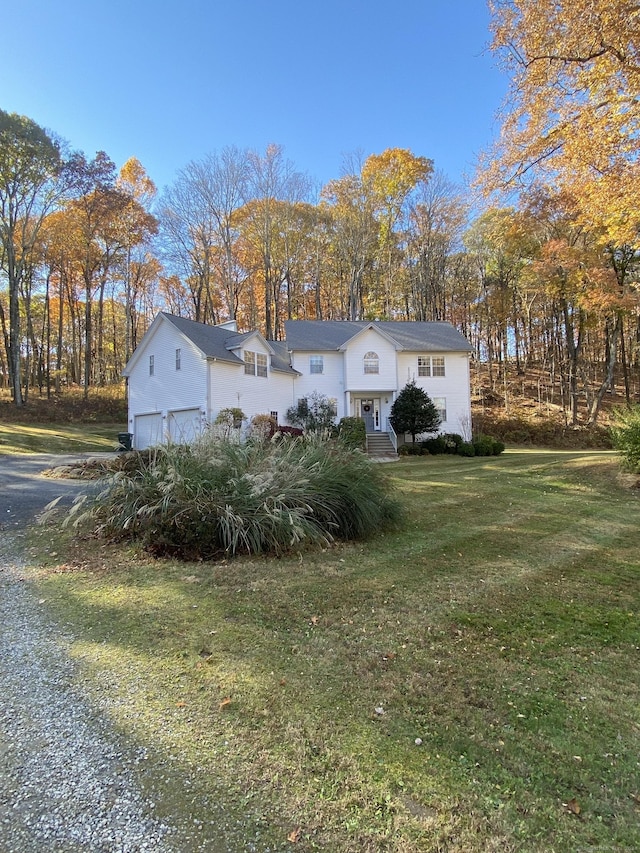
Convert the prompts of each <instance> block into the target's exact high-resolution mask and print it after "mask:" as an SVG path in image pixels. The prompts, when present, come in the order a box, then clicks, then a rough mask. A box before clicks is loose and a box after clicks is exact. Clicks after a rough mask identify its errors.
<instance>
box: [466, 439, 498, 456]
mask: <svg viewBox="0 0 640 853" xmlns="http://www.w3.org/2000/svg"><path fill="white" fill-rule="evenodd" d="M473 447H474V449H475V455H476V456H499V455H500V454H501V453H502V452H503V451H504V444H503V443H502V442H501V441H498V440H497V439H495V438H492V437H491V436H490V435H478V436H477V437H476V438H474V440H473Z"/></svg>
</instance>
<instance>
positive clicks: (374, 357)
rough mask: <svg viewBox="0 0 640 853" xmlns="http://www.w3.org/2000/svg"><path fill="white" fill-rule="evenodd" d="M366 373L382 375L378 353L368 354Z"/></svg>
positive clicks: (365, 362) (366, 357) (365, 361)
mask: <svg viewBox="0 0 640 853" xmlns="http://www.w3.org/2000/svg"><path fill="white" fill-rule="evenodd" d="M364 372H365V373H380V359H379V358H378V353H377V352H367V353H365V356H364Z"/></svg>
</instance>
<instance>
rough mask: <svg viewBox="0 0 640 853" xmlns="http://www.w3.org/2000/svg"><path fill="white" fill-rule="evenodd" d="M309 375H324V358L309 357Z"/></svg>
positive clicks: (318, 356)
mask: <svg viewBox="0 0 640 853" xmlns="http://www.w3.org/2000/svg"><path fill="white" fill-rule="evenodd" d="M309 373H324V356H322V355H310V356H309Z"/></svg>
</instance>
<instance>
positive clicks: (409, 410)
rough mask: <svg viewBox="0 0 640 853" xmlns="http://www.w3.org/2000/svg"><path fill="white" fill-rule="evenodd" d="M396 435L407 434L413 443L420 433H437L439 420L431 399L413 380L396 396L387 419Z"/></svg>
mask: <svg viewBox="0 0 640 853" xmlns="http://www.w3.org/2000/svg"><path fill="white" fill-rule="evenodd" d="M389 420H390V421H391V426H392V427H393V428H394V430H395V431H396V432H397V433H405V432H408V433H410V435H411V439H412V441H413V443H414V444H415V443H416V436H417V435H421V434H422V433H428V432H437V430H438V427H439V426H440V423H441V420H440V415H439V414H438V410H437V409H436V407H435V405H434V403H433V401H432V399H431V397H430V396H429V395H428V394H427V392H426V391H424V390H423V389H422V388H418V386H417V385H416V383H415V381H414V380H411V382H408V383H407V384H406V385H405V386H404V388H403V389H402V391H401V392H400V393H399V394H398V396H397V398H396V400H395V402H394V404H393V406H391V416H390V418H389Z"/></svg>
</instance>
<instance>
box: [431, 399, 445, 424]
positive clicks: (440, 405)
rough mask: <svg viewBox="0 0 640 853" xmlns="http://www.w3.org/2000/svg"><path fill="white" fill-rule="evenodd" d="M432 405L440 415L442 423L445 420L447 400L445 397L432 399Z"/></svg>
mask: <svg viewBox="0 0 640 853" xmlns="http://www.w3.org/2000/svg"><path fill="white" fill-rule="evenodd" d="M431 399H432V401H433V405H434V406H435V407H436V409H437V410H438V414H439V415H440V420H441V421H442V423H444V422H445V421H446V420H447V398H446V397H432V398H431Z"/></svg>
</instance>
